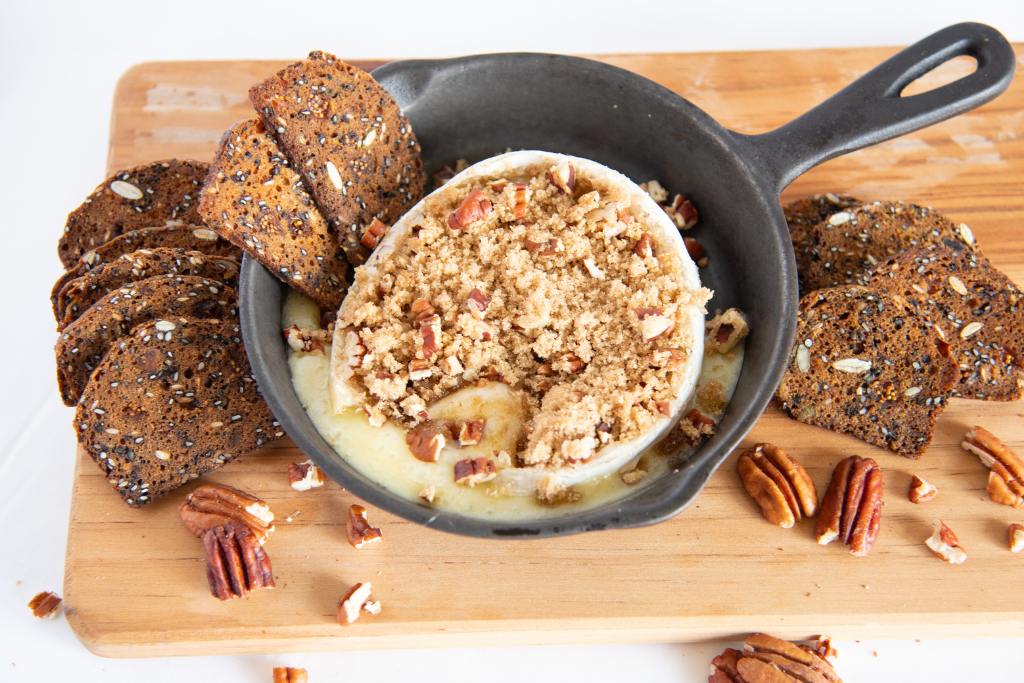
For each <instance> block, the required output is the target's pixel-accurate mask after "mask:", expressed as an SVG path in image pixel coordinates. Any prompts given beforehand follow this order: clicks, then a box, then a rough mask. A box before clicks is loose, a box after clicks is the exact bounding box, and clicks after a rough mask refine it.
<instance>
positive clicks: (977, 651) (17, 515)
mask: <svg viewBox="0 0 1024 683" xmlns="http://www.w3.org/2000/svg"><path fill="white" fill-rule="evenodd" d="M712 5H714V7H712ZM967 19H972V20H978V21H985V22H987V23H991V24H992V25H994V26H996V27H997V28H999V29H1001V30H1002V31H1003V32H1004V33H1005V34H1006V35H1007V36H1008V37H1009V38H1010V39H1011V40H1016V41H1021V40H1024V3H1022V2H1020V0H1000V1H989V2H986V3H980V2H975V3H964V2H963V1H962V0H957V1H954V2H950V1H947V0H937V1H932V2H927V3H909V2H899V1H893V0H888V1H885V2H883V1H881V0H860V1H859V2H854V3H849V2H843V3H829V2H820V1H818V2H801V3H798V2H785V1H784V0H776V1H774V2H766V1H765V0H755V1H752V2H704V3H699V4H697V3H684V2H676V1H669V0H665V1H664V2H661V3H657V2H643V1H640V0H618V1H614V2H605V1H603V0H590V1H589V2H586V3H573V4H570V3H560V2H558V1H557V0H508V1H506V2H502V1H501V0H499V1H497V2H494V1H491V2H486V1H485V2H479V1H477V2H472V3H470V2H444V1H443V0H419V1H418V2H403V1H401V0H384V1H381V2H358V3H356V2H347V1H343V0H338V1H335V2H314V1H312V0H297V1H294V2H289V1H288V0H276V1H275V2H263V1H260V0H249V1H248V2H245V3H238V4H234V3H232V4H231V5H229V4H228V3H218V2H215V0H205V1H203V2H196V1H194V0H187V1H177V2H176V1H174V0H163V1H162V2H159V3H147V2H144V1H143V0H135V1H134V2H131V1H129V0H122V1H121V2H71V1H69V2H39V1H37V0H0V132H2V134H3V145H2V146H0V157H2V158H0V199H2V204H0V207H2V210H0V226H2V227H0V292H2V297H3V308H4V310H5V314H4V316H3V317H4V319H5V320H6V321H7V323H6V325H5V330H4V332H3V335H2V337H0V358H3V359H4V360H3V361H2V362H0V443H2V444H4V447H3V449H2V450H0V681H8V680H16V681H50V680H53V681H56V680H65V679H68V680H71V679H73V680H76V681H82V682H85V681H101V680H102V681H120V680H129V679H132V680H138V679H145V680H146V681H147V682H148V683H157V682H158V681H175V682H177V681H182V680H198V681H218V683H228V682H231V681H269V680H270V667H271V666H272V665H273V664H279V663H289V664H292V665H303V666H307V667H308V668H309V669H310V674H311V680H312V681H314V682H315V683H319V682H322V681H327V680H349V681H392V680H394V681H398V680H403V681H404V680H415V681H418V682H420V683H430V682H431V681H446V682H448V681H471V680H472V681H475V680H478V679H480V678H481V677H486V678H487V679H488V680H489V681H491V682H493V683H500V682H501V681H519V680H524V679H527V678H529V679H530V680H535V681H545V680H585V681H594V682H598V681H621V680H643V681H647V682H649V683H658V682H661V681H700V680H706V675H707V663H708V661H709V660H710V658H711V657H712V656H713V655H714V653H715V652H716V651H719V650H721V647H722V645H721V644H701V645H649V646H601V647H547V648H514V649H513V648H509V649H487V650H468V649H467V650H457V651H456V650H435V651H424V652H416V651H405V652H393V653H387V654H384V653H377V654H376V655H374V656H371V657H367V656H365V655H361V654H320V655H309V656H300V655H289V656H281V657H275V656H265V657H220V658H191V659H165V660H127V661H124V660H104V659H99V658H97V657H94V656H92V655H90V654H89V653H88V652H86V650H85V649H84V648H83V647H81V646H80V645H79V644H78V642H77V641H76V640H75V638H74V636H73V634H72V633H71V632H70V630H69V629H68V627H67V625H66V624H65V623H64V622H63V620H58V621H52V622H50V621H47V622H37V621H36V620H34V619H32V618H31V617H30V616H29V614H28V612H27V610H26V609H25V606H24V605H25V603H26V602H27V601H28V599H29V598H30V597H31V596H32V595H33V594H34V593H36V592H37V591H39V590H44V589H54V590H60V586H61V580H62V578H61V577H62V563H63V554H64V543H65V535H66V528H67V521H66V520H67V513H68V494H69V490H70V478H71V466H72V456H73V454H74V444H73V434H72V430H71V426H70V420H71V416H72V413H71V410H70V409H68V408H65V407H63V406H62V405H61V404H60V401H59V400H58V398H57V396H56V387H55V383H54V379H53V377H54V371H53V356H52V352H51V348H52V344H53V340H54V331H53V319H52V317H51V313H50V307H49V302H48V295H49V290H50V286H51V284H52V282H53V281H54V280H55V279H56V277H57V276H58V275H59V272H60V268H59V263H58V260H57V257H56V242H57V238H58V236H59V234H60V231H61V229H62V226H63V223H64V217H65V215H66V214H67V212H68V211H69V210H70V209H72V208H74V207H75V206H76V205H77V204H78V203H79V202H80V201H81V200H82V198H84V197H85V195H86V194H87V193H88V192H89V191H90V190H91V189H92V188H93V186H94V185H95V184H96V183H97V182H99V181H100V180H101V179H102V177H103V168H104V162H105V158H106V150H107V126H108V117H109V113H110V99H111V94H112V92H113V86H114V82H115V80H116V79H117V77H118V76H119V75H120V74H121V73H122V72H123V71H124V70H125V69H126V68H128V67H129V66H130V65H131V64H133V63H135V62H140V61H146V60H168V59H234V58H273V59H297V58H300V57H302V56H303V55H304V54H305V53H306V52H308V51H309V50H310V49H314V48H322V49H326V50H329V51H332V52H335V53H337V54H339V55H341V56H342V57H347V58H357V57H404V56H446V55H455V54H467V53H473V52H487V51H504V50H538V51H549V52H579V53H598V52H634V51H645V52H660V51H707V50H744V49H776V48H778V49H785V48H799V47H832V46H855V45H901V44H907V43H910V42H913V41H915V40H917V39H918V38H921V37H923V36H925V35H926V34H928V33H930V32H932V31H933V30H936V29H938V28H941V27H942V26H944V25H946V24H951V23H955V22H957V21H963V20H967ZM1018 78H1020V76H1018ZM697 103H698V104H700V102H699V100H698V102H697ZM112 561H116V559H115V558H112ZM1022 562H1024V558H1022ZM964 570H966V571H970V569H969V568H968V567H965V568H963V569H960V571H964ZM879 578H880V580H885V579H884V577H879ZM112 590H116V587H112ZM936 599H941V596H936ZM822 628H823V629H826V630H827V624H822ZM838 645H839V649H840V659H839V663H838V666H839V670H840V673H841V674H843V675H844V676H845V678H846V680H847V681H883V680H921V681H924V680H928V681H964V680H1020V679H1021V676H1022V673H1021V672H1022V671H1024V647H1022V646H1024V642H1022V641H1020V640H1001V641H996V640H973V641H967V640H962V641H929V642H917V641H878V642H868V641H865V642H861V643H856V642H841V643H839V644H838Z"/></svg>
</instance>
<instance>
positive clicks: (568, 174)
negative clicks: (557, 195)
mask: <svg viewBox="0 0 1024 683" xmlns="http://www.w3.org/2000/svg"><path fill="white" fill-rule="evenodd" d="M548 180H550V181H551V182H552V184H554V186H555V187H557V188H558V189H559V190H561V191H562V192H564V193H566V194H572V192H573V190H575V189H576V167H575V166H573V165H572V163H571V162H569V161H567V160H563V161H560V162H559V163H558V164H557V165H555V166H553V167H551V170H549V171H548Z"/></svg>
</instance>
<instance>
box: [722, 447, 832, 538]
mask: <svg viewBox="0 0 1024 683" xmlns="http://www.w3.org/2000/svg"><path fill="white" fill-rule="evenodd" d="M736 469H737V471H738V472H739V475H740V479H741V480H742V481H743V488H745V489H746V490H747V493H749V494H750V497H751V498H753V499H754V500H755V501H756V502H757V504H758V505H760V506H761V513H762V514H763V515H764V518H765V519H767V520H768V521H769V522H771V523H772V524H775V525H778V526H781V527H782V528H784V529H788V528H790V527H792V526H793V525H794V524H795V523H796V522H798V521H800V519H801V517H802V516H806V517H813V516H814V513H815V512H816V511H817V508H818V492H817V491H816V490H815V488H814V481H813V480H812V479H811V476H810V475H809V474H807V470H805V469H804V468H803V466H801V465H800V463H798V462H797V461H795V460H793V459H792V458H791V457H789V455H788V454H787V453H786V452H785V451H784V450H782V449H781V448H779V447H778V446H774V445H772V444H770V443H759V444H757V445H756V446H754V447H753V448H751V449H750V450H748V451H746V452H744V453H742V454H740V457H739V460H737V462H736Z"/></svg>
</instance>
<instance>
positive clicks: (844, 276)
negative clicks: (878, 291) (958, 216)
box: [800, 201, 973, 291]
mask: <svg viewBox="0 0 1024 683" xmlns="http://www.w3.org/2000/svg"><path fill="white" fill-rule="evenodd" d="M968 234H969V233H968ZM972 239H973V238H972ZM958 242H959V243H960V244H966V242H965V238H964V236H963V233H962V231H961V229H960V228H959V227H958V226H956V225H954V224H953V222H952V221H950V220H949V219H948V218H946V217H945V216H943V215H942V214H940V213H939V212H938V211H936V210H935V209H930V208H928V207H925V206H918V205H916V204H905V203H903V202H881V201H879V202H871V203H870V204H862V205H860V206H857V207H852V208H850V209H846V210H843V211H839V212H836V213H833V214H831V215H830V216H829V217H828V218H826V219H824V220H822V221H820V222H818V223H817V224H815V225H814V226H812V227H810V228H809V229H808V233H807V241H806V244H805V247H804V249H803V251H805V252H806V256H805V257H804V260H805V263H806V265H805V267H804V268H803V270H802V271H801V273H800V275H801V278H800V280H801V283H802V284H803V285H804V288H805V290H806V291H812V290H815V289H820V288H822V287H832V286H835V285H842V284H863V283H864V280H865V279H866V278H867V277H868V276H869V275H870V274H871V271H872V270H874V269H875V268H876V267H877V266H878V264H880V263H883V262H884V261H887V260H888V259H890V258H892V257H893V256H896V255H897V254H899V253H901V252H904V251H907V250H908V249H914V248H916V247H928V246H934V245H940V244H947V245H953V244H956V243H958ZM969 246H970V247H971V248H973V244H971V245H969Z"/></svg>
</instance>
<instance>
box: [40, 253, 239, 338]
mask: <svg viewBox="0 0 1024 683" xmlns="http://www.w3.org/2000/svg"><path fill="white" fill-rule="evenodd" d="M155 275H196V276H199V277H205V278H209V279H210V280H216V281H219V282H223V283H224V284H226V285H231V286H234V285H236V284H237V283H238V261H237V260H236V259H235V258H233V257H219V256H208V255H206V254H203V253H202V252H198V251H189V250H187V249H182V248H180V247H178V248H172V247H159V248H157V249H140V250H138V251H133V252H131V253H130V254H122V255H121V256H118V257H117V258H116V259H114V260H113V261H111V262H110V263H107V264H105V265H102V266H100V267H99V268H94V269H92V270H90V271H89V272H88V273H86V274H85V275H83V276H81V277H79V278H76V279H74V280H72V281H70V282H68V283H67V284H66V285H64V288H63V289H62V290H61V291H60V293H59V294H58V295H57V301H56V304H55V308H54V315H55V316H56V317H57V324H58V326H59V328H60V329H64V328H65V327H67V326H68V325H69V324H71V323H72V322H74V321H75V319H76V318H78V316H79V315H81V314H82V312H83V311H85V310H86V309H88V308H89V307H90V306H92V305H93V304H94V303H96V302H97V301H99V300H100V299H102V298H103V297H104V296H106V294H107V293H108V292H112V291H114V290H116V289H119V288H121V287H124V286H125V285H128V284H130V283H132V282H136V281H138V280H144V279H146V278H148V277H153V276H155Z"/></svg>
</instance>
